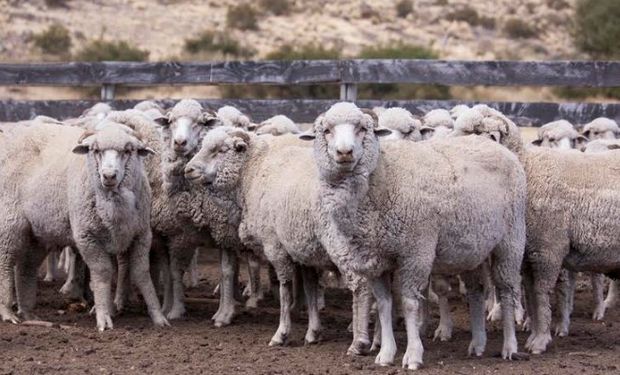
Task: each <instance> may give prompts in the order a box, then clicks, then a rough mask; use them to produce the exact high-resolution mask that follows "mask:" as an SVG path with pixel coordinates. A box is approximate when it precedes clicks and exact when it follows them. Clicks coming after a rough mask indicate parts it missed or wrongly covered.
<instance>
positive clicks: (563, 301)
mask: <svg viewBox="0 0 620 375" xmlns="http://www.w3.org/2000/svg"><path fill="white" fill-rule="evenodd" d="M556 294H557V305H558V311H559V314H560V316H559V321H558V322H557V323H556V324H555V335H556V336H559V337H565V336H568V330H569V328H570V315H571V313H572V312H573V298H574V295H575V273H574V272H571V271H568V270H566V269H563V270H562V271H561V273H560V277H559V279H558V282H557V285H556Z"/></svg>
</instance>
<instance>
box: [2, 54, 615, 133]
mask: <svg viewBox="0 0 620 375" xmlns="http://www.w3.org/2000/svg"><path fill="white" fill-rule="evenodd" d="M364 83H380V84H389V83H409V84H440V85H448V86H453V85H458V86H475V85H485V86H573V87H599V88H600V87H620V61H545V62H542V61H439V60H338V61H331V60H313V61H231V62H200V63H175V62H161V63H131V62H97V63H53V64H0V85H5V86H7V85H8V86H14V85H22V86H70V87H94V86H98V87H101V100H104V101H108V102H110V103H111V104H112V106H113V107H115V108H118V109H124V108H129V107H131V106H133V105H134V104H135V103H136V101H131V100H114V93H115V89H116V88H117V87H119V86H159V85H248V84H252V85H254V84H258V85H311V84H314V85H316V84H318V85H323V84H326V85H340V98H333V100H318V99H286V98H283V99H269V100H258V99H256V100H255V99H252V100H250V99H247V100H241V99H230V100H228V99H205V100H201V102H202V103H203V105H205V106H206V107H208V108H216V107H219V106H221V105H224V104H232V105H234V106H236V107H238V108H239V109H241V110H242V111H244V112H247V113H249V114H251V115H252V117H253V118H254V120H256V121H260V120H262V119H264V118H267V117H269V116H272V115H275V114H286V115H288V116H290V117H291V118H292V119H293V120H295V121H299V122H310V121H312V120H313V119H314V118H315V117H316V116H317V114H319V113H320V112H322V111H324V110H325V109H326V108H328V107H329V105H331V104H332V103H334V102H336V101H338V100H351V101H356V102H358V104H359V105H361V106H367V107H373V106H379V105H383V106H388V107H389V106H402V107H405V108H408V109H409V110H411V111H412V112H413V113H414V114H422V113H424V112H426V111H428V110H430V109H432V108H451V107H452V106H454V105H456V104H460V103H464V104H473V103H472V102H463V101H434V100H398V101H385V100H381V98H375V99H374V100H357V85H358V84H364ZM160 102H162V103H163V104H164V105H167V106H169V105H171V104H172V103H173V101H171V100H161V101H160ZM93 104H94V101H88V100H62V101H55V100H52V101H32V100H19V101H17V100H0V121H16V120H23V119H29V118H32V117H33V116H35V115H39V114H41V115H48V116H53V117H57V118H66V117H74V116H77V115H79V114H80V113H81V112H82V111H83V110H84V109H86V108H88V107H90V106H91V105H93ZM488 104H490V105H492V106H494V107H496V108H497V109H499V110H501V111H502V112H504V113H506V114H507V115H509V116H510V117H512V118H513V119H514V120H515V121H516V122H517V123H518V124H519V125H524V126H539V125H541V124H544V123H546V122H549V121H552V120H554V119H560V118H564V119H567V120H569V121H571V122H574V123H578V124H579V123H584V122H587V121H589V120H591V119H592V118H595V117H598V116H606V117H611V118H616V119H620V103H618V102H616V103H529V102H528V103H524V102H496V103H488Z"/></svg>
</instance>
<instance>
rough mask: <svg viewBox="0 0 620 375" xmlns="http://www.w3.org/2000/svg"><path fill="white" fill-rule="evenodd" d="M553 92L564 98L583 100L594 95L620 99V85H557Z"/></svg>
mask: <svg viewBox="0 0 620 375" xmlns="http://www.w3.org/2000/svg"><path fill="white" fill-rule="evenodd" d="M553 92H554V93H555V94H556V95H557V96H559V97H561V98H564V99H569V100H583V99H586V98H588V97H593V96H603V97H606V98H611V99H616V100H620V87H604V88H589V87H556V88H554V89H553Z"/></svg>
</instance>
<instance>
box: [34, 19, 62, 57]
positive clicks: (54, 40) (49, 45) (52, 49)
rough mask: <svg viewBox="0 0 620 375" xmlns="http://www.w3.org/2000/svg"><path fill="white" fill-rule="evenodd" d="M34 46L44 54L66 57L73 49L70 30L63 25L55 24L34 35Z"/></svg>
mask: <svg viewBox="0 0 620 375" xmlns="http://www.w3.org/2000/svg"><path fill="white" fill-rule="evenodd" d="M32 40H33V42H34V45H35V46H37V47H38V48H40V49H41V51H43V52H44V53H49V54H51V55H65V54H68V53H69V50H70V49H71V36H70V35H69V30H67V28H66V27H64V26H63V25H61V24H53V25H51V26H50V27H48V28H47V30H45V31H42V32H40V33H38V34H35V35H33V37H32Z"/></svg>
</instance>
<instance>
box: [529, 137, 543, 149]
mask: <svg viewBox="0 0 620 375" xmlns="http://www.w3.org/2000/svg"><path fill="white" fill-rule="evenodd" d="M531 144H533V145H534V146H538V147H540V145H541V144H542V139H535V140H533V141H532V143H531Z"/></svg>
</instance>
